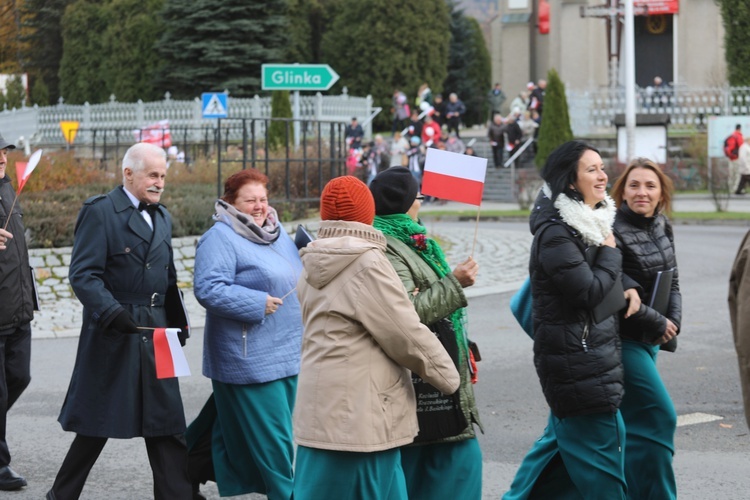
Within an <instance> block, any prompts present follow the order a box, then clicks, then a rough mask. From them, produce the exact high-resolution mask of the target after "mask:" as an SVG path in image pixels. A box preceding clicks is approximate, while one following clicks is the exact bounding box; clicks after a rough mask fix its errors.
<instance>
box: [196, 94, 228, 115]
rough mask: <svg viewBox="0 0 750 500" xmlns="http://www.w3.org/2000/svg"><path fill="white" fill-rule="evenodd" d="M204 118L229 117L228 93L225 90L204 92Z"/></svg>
mask: <svg viewBox="0 0 750 500" xmlns="http://www.w3.org/2000/svg"><path fill="white" fill-rule="evenodd" d="M201 97H202V99H203V106H202V109H203V118H226V117H227V114H228V113H227V110H228V109H229V108H228V107H227V94H225V93H223V92H204V93H203V94H202V95H201Z"/></svg>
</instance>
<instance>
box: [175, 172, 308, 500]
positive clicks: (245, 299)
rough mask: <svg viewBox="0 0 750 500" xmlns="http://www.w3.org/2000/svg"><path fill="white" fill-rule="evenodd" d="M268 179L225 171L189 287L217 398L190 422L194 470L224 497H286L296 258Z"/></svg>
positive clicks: (296, 355)
mask: <svg viewBox="0 0 750 500" xmlns="http://www.w3.org/2000/svg"><path fill="white" fill-rule="evenodd" d="M267 184H268V178H267V177H266V176H265V175H263V174H262V173H261V172H259V171H257V170H254V169H247V170H243V171H241V172H238V173H236V174H234V175H232V176H231V177H229V178H228V179H227V181H226V183H225V184H224V195H223V196H222V197H221V199H219V200H217V201H216V215H214V219H215V220H216V223H215V224H214V225H213V227H212V228H211V229H209V230H208V231H207V232H206V234H204V235H203V237H201V239H200V241H199V242H198V247H197V249H196V255H195V272H194V281H195V283H194V288H195V296H196V298H197V299H198V302H200V304H201V305H202V306H203V307H205V308H206V326H205V330H204V339H203V374H204V375H205V376H206V377H208V378H210V379H211V381H212V385H213V391H214V392H213V395H212V396H211V398H210V399H209V401H208V402H207V403H206V405H205V406H204V408H203V410H202V411H201V413H200V415H199V416H198V418H196V420H195V421H194V422H193V423H192V424H191V425H190V427H189V428H188V431H187V434H186V437H187V439H188V446H189V447H190V450H191V460H190V473H191V479H192V481H193V489H194V492H195V494H196V498H202V497H200V496H199V492H198V489H199V484H200V483H205V482H206V481H207V480H214V481H216V483H217V485H218V488H219V493H220V494H221V496H233V495H240V494H245V493H252V492H257V493H264V494H266V495H267V496H268V498H269V499H285V500H288V499H289V498H291V495H292V491H293V487H294V484H293V473H292V462H293V455H294V451H293V436H292V411H293V409H294V400H295V395H296V389H297V374H298V373H299V366H300V346H301V341H302V315H301V312H300V305H299V301H298V300H297V296H296V293H294V292H295V290H296V285H297V278H298V277H299V275H300V272H301V271H302V264H301V261H300V258H299V254H298V253H297V248H296V246H295V245H294V242H293V241H292V240H291V238H290V237H289V236H288V235H287V234H286V232H285V231H284V229H283V228H282V227H281V224H279V220H278V216H277V214H276V211H275V210H274V209H273V208H271V207H270V206H269V205H268V189H267V187H266V186H267Z"/></svg>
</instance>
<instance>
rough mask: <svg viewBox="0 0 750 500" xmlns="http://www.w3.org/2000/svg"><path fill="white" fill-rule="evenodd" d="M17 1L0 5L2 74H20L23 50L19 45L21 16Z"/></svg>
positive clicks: (0, 67)
mask: <svg viewBox="0 0 750 500" xmlns="http://www.w3.org/2000/svg"><path fill="white" fill-rule="evenodd" d="M15 7H16V1H13V2H9V1H4V2H1V3H0V28H1V29H0V73H10V74H15V73H20V71H21V58H20V56H21V49H20V46H19V43H18V39H19V34H20V31H21V16H20V13H19V11H18V9H16V8H15Z"/></svg>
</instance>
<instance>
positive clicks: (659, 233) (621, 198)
mask: <svg viewBox="0 0 750 500" xmlns="http://www.w3.org/2000/svg"><path fill="white" fill-rule="evenodd" d="M612 197H613V198H614V200H615V203H617V206H618V210H617V216H616V217H615V226H614V233H615V240H616V241H617V248H619V249H620V251H621V252H622V272H623V285H624V286H625V287H627V288H635V289H636V290H637V291H638V294H639V295H640V297H641V299H642V304H641V307H640V309H639V310H638V312H637V313H635V314H633V315H632V316H630V317H629V318H624V317H622V318H620V337H621V338H622V364H623V367H624V369H625V396H624V397H623V399H622V404H621V405H620V412H621V413H622V418H623V420H624V421H625V428H626V429H627V431H626V434H625V436H626V439H625V441H626V442H627V452H626V453H625V477H626V479H627V483H628V498H632V499H634V500H635V499H641V498H658V499H660V500H669V499H674V498H677V486H676V484H675V477H674V470H673V469H672V457H673V455H674V433H675V430H676V428H677V413H676V412H675V409H674V405H673V404H672V399H671V398H670V397H669V392H667V388H666V387H665V385H664V382H663V381H662V379H661V376H660V375H659V370H658V369H657V367H656V357H657V354H658V353H659V351H660V350H670V351H674V349H675V348H676V339H674V337H675V336H676V335H677V333H678V332H679V329H680V322H681V320H682V296H681V294H680V285H679V280H678V273H677V260H676V257H675V247H674V238H673V237H672V225H671V224H670V223H669V219H667V217H666V214H668V213H669V212H670V209H671V200H672V181H670V179H669V177H667V176H666V175H664V173H663V172H662V171H661V169H660V168H659V167H658V166H657V165H656V164H655V163H654V162H652V161H651V160H648V159H646V158H636V159H635V160H633V161H632V162H631V163H630V165H628V167H627V169H626V170H625V172H623V174H622V175H621V176H620V178H619V179H617V182H615V185H614V186H613V187H612ZM670 269H674V277H673V279H672V283H671V287H670V292H669V302H668V306H667V308H666V310H664V311H657V310H655V309H653V308H651V307H649V306H647V305H646V304H648V303H649V302H650V300H649V299H650V298H651V295H652V293H653V292H652V291H653V290H654V285H655V282H656V277H657V273H658V272H659V271H668V270H670ZM673 339H674V340H673Z"/></svg>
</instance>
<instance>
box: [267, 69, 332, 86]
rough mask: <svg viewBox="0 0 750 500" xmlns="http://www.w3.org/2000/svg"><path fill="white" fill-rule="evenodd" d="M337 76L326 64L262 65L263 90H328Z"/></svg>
mask: <svg viewBox="0 0 750 500" xmlns="http://www.w3.org/2000/svg"><path fill="white" fill-rule="evenodd" d="M338 79H339V75H338V74H337V73H336V72H335V71H333V69H331V67H330V66H329V65H327V64H263V65H262V67H261V88H262V89H263V90H328V89H330V88H331V86H332V85H333V84H334V83H336V82H337V81H338Z"/></svg>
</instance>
